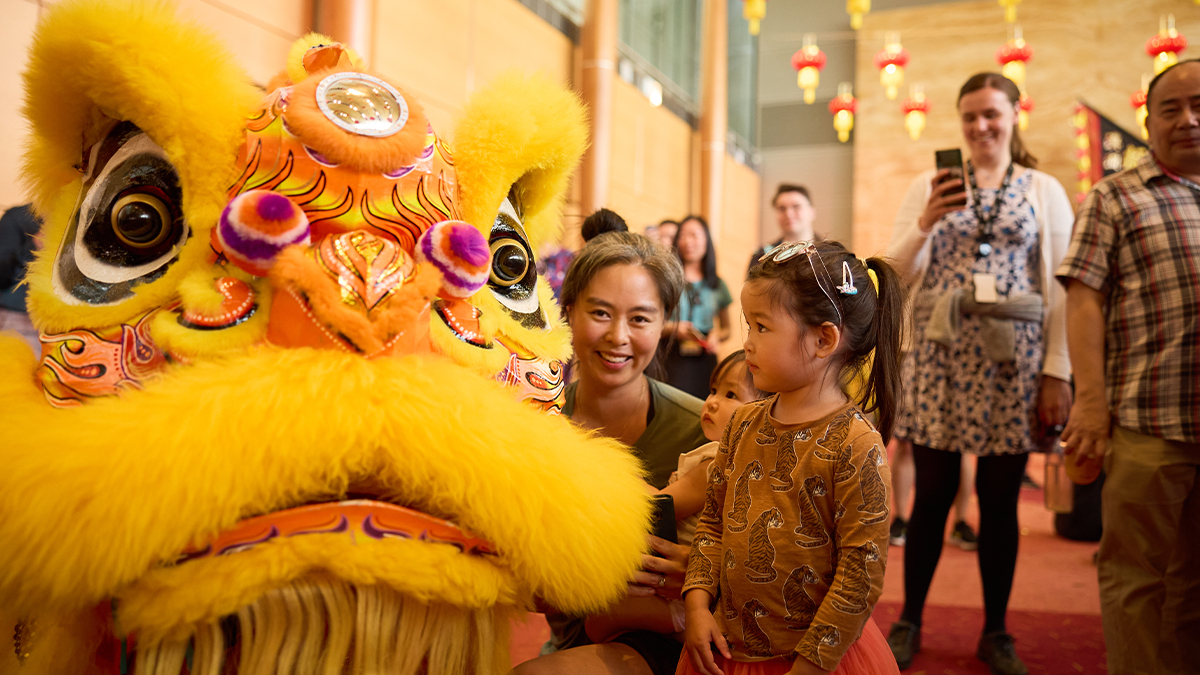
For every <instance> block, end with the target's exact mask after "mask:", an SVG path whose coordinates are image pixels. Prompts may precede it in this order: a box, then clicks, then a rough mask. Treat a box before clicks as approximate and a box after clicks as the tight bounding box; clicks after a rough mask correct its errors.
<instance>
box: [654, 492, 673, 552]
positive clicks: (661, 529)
mask: <svg viewBox="0 0 1200 675" xmlns="http://www.w3.org/2000/svg"><path fill="white" fill-rule="evenodd" d="M653 499H654V514H653V516H652V518H653V520H651V521H650V522H651V527H650V533H651V534H653V535H654V536H656V537H660V538H662V539H666V540H667V541H669V542H671V543H672V544H678V543H679V537H678V536H677V535H676V534H675V498H674V497H672V496H671V495H654V497H653Z"/></svg>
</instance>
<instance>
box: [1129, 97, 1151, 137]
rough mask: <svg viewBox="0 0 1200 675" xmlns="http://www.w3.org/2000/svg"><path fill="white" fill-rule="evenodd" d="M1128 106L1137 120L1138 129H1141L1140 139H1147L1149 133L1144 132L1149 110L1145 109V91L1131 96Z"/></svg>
mask: <svg viewBox="0 0 1200 675" xmlns="http://www.w3.org/2000/svg"><path fill="white" fill-rule="evenodd" d="M1129 105H1131V106H1133V115H1134V117H1136V118H1137V123H1138V128H1139V129H1141V132H1142V138H1143V139H1149V138H1150V132H1149V131H1147V130H1146V117H1147V115H1148V114H1149V110H1147V109H1146V92H1145V90H1143V89H1139V90H1137V91H1136V92H1135V93H1134V94H1133V96H1130V97H1129Z"/></svg>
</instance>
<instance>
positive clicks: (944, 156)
mask: <svg viewBox="0 0 1200 675" xmlns="http://www.w3.org/2000/svg"><path fill="white" fill-rule="evenodd" d="M933 158H934V161H935V162H936V163H937V168H938V170H939V171H940V170H941V169H950V175H949V176H948V177H947V178H945V179H943V180H954V179H958V180H962V179H963V176H964V175H966V174H965V173H964V172H963V158H962V150H959V149H958V148H954V149H953V150H938V151H936V152H934V153H933ZM966 188H967V186H966V183H965V182H964V183H963V184H962V185H959V186H958V187H956V188H953V189H950V190H947V191H946V196H947V197H949V196H952V195H956V194H962V195H963V198H962V203H963V204H966V203H967V196H966Z"/></svg>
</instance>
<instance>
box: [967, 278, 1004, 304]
mask: <svg viewBox="0 0 1200 675" xmlns="http://www.w3.org/2000/svg"><path fill="white" fill-rule="evenodd" d="M973 276H974V280H975V302H977V303H979V304H981V305H982V304H990V303H996V302H999V301H1000V296H999V295H997V294H996V275H995V274H975V275H973Z"/></svg>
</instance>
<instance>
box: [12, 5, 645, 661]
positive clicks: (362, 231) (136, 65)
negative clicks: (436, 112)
mask: <svg viewBox="0 0 1200 675" xmlns="http://www.w3.org/2000/svg"><path fill="white" fill-rule="evenodd" d="M25 81H26V88H27V93H26V104H25V111H26V114H27V116H28V118H29V121H30V123H31V127H32V140H31V142H30V144H29V148H28V153H27V158H26V165H25V169H26V172H25V173H26V176H27V178H28V183H29V187H30V191H31V192H32V195H33V198H34V201H35V205H36V208H37V210H38V211H39V213H40V214H41V215H42V217H43V220H44V227H43V231H42V237H43V247H42V250H41V251H40V254H39V256H38V259H37V260H36V262H35V264H34V265H33V266H32V268H31V269H30V272H29V275H28V279H27V281H28V283H29V304H30V310H31V315H32V317H33V319H34V322H35V324H36V325H37V326H38V329H39V330H40V331H41V333H42V353H41V354H40V355H37V356H35V355H33V354H31V353H30V352H29V350H28V349H27V348H25V347H24V345H23V344H21V343H20V342H19V341H18V340H16V339H15V338H13V337H11V336H0V427H2V428H3V432H2V433H3V438H4V441H3V443H0V466H2V467H3V469H0V627H2V628H3V629H4V632H5V634H6V636H7V635H12V636H13V645H12V648H11V649H6V650H5V652H4V654H3V655H0V672H4V673H9V672H12V673H56V674H57V673H123V672H132V673H139V674H147V675H149V674H157V673H161V674H164V675H177V674H179V673H183V672H187V673H194V674H203V675H217V674H221V673H234V672H237V673H242V674H251V673H292V672H296V673H299V672H312V673H331V674H336V673H377V672H378V673H401V674H416V673H429V674H437V675H441V674H443V673H478V674H480V675H483V674H485V673H495V672H503V671H505V670H507V669H508V655H507V646H508V645H507V641H508V637H507V636H508V634H507V627H508V621H509V619H510V617H511V616H512V615H513V614H514V613H516V612H520V611H522V610H524V609H525V608H528V607H530V606H531V605H532V603H533V601H534V598H536V597H540V598H543V599H544V600H545V601H546V602H547V603H549V604H550V605H553V606H556V607H558V608H560V609H562V610H565V611H574V612H587V611H592V610H596V609H598V608H601V607H603V606H605V605H606V604H608V603H610V602H612V601H614V600H615V599H617V598H618V597H620V595H621V594H622V593H623V591H624V587H625V582H626V580H627V579H628V578H629V576H630V575H631V573H632V571H633V570H634V569H635V568H636V566H637V564H638V561H639V555H640V552H641V550H642V548H643V544H644V532H645V526H646V523H647V520H648V517H649V516H648V513H649V504H648V500H647V498H646V496H645V493H644V491H643V488H642V484H641V483H640V480H639V476H640V469H639V468H638V467H637V464H636V460H634V459H633V458H632V457H631V456H630V455H629V454H628V453H626V452H625V451H624V450H623V449H622V448H621V447H619V446H618V445H617V444H615V443H613V442H610V441H607V440H604V439H599V438H595V437H589V436H587V435H585V434H582V433H580V432H578V431H576V430H574V429H572V428H571V427H570V426H569V425H568V424H567V423H566V422H565V421H564V420H563V419H562V418H561V417H560V416H558V415H556V414H555V413H557V411H558V407H559V402H560V399H561V393H562V388H563V369H562V361H563V359H565V358H566V357H567V356H568V350H569V343H570V341H569V336H568V332H567V329H566V327H565V326H564V325H563V324H562V323H561V321H560V319H559V318H558V312H557V308H556V307H555V306H554V302H553V298H552V296H551V295H550V293H549V291H548V287H547V285H546V284H545V283H544V282H541V283H539V282H538V279H537V273H536V270H535V267H534V265H533V252H534V251H536V250H537V248H538V245H539V244H540V243H541V242H543V241H546V240H547V239H548V238H551V237H553V236H555V233H556V228H557V218H558V209H559V207H560V204H561V201H562V196H563V193H564V191H565V187H566V182H567V177H568V175H569V173H570V171H571V170H572V168H573V166H574V165H575V163H576V162H577V161H578V158H579V156H580V154H581V153H582V151H583V148H584V144H585V132H584V130H583V129H584V118H583V112H582V109H581V106H580V104H579V103H578V101H577V100H576V99H575V97H574V96H572V95H571V94H569V93H568V92H566V91H563V90H561V89H560V88H557V87H555V86H554V85H551V84H548V83H546V82H543V81H540V80H536V79H533V80H530V79H526V78H523V77H515V76H514V77H509V78H506V79H503V80H502V81H500V82H498V83H496V84H494V85H493V86H492V87H491V88H489V89H486V90H483V91H481V92H479V93H478V94H477V95H476V96H475V97H474V98H473V100H472V101H471V102H470V103H469V104H468V106H467V107H466V109H465V111H464V114H463V116H462V120H461V122H460V123H459V125H458V127H457V129H456V130H455V133H454V135H453V145H452V146H451V145H450V144H448V143H447V142H446V140H444V139H443V138H442V137H440V136H438V135H437V134H436V133H435V131H434V130H433V129H432V127H431V125H430V124H429V122H428V121H427V119H426V118H425V115H424V113H423V112H422V110H421V107H420V105H419V103H418V102H417V101H416V100H415V99H414V98H412V97H411V96H409V95H408V94H406V93H405V92H404V91H403V89H402V88H401V87H400V85H399V84H398V83H395V82H392V81H390V80H389V79H388V78H386V77H383V76H380V75H379V74H376V73H372V72H371V71H370V70H369V69H367V68H366V67H365V65H364V64H363V63H362V62H361V61H360V59H359V58H358V57H357V56H356V55H355V54H354V53H353V52H351V51H350V50H348V49H346V48H344V47H342V46H341V45H339V44H337V43H335V42H332V41H331V40H329V39H327V38H322V37H321V36H309V38H306V39H305V40H303V41H301V42H300V43H298V44H297V45H296V47H295V48H294V49H293V51H292V54H291V57H290V59H289V62H288V64H287V68H286V70H285V71H284V72H282V73H281V74H280V75H279V76H277V77H276V78H275V80H274V81H273V82H272V83H271V85H270V86H269V87H268V89H269V91H268V92H267V93H266V96H265V98H264V96H263V93H262V92H261V91H259V90H258V89H256V88H255V87H254V86H252V85H251V84H250V83H249V79H248V78H247V77H246V75H245V74H244V73H243V72H241V71H240V70H239V69H238V68H237V67H236V66H235V65H234V64H233V63H232V61H231V59H230V57H229V56H227V55H226V54H225V53H223V52H222V50H221V49H220V48H219V47H218V45H217V43H216V41H215V40H214V39H213V38H211V37H210V36H208V35H206V34H205V33H204V32H202V31H200V30H198V29H196V28H194V27H191V26H187V25H182V24H181V23H180V22H179V21H177V19H176V18H175V17H174V14H173V12H172V10H171V9H170V8H167V7H164V6H163V5H161V4H147V5H145V6H138V7H134V8H130V7H128V6H119V7H118V6H109V5H102V4H101V5H97V4H76V3H61V4H56V5H55V7H54V8H53V9H52V10H51V11H50V12H49V14H48V16H47V17H45V19H44V20H43V21H42V23H41V25H40V26H39V28H38V33H37V36H36V39H35V43H34V47H33V53H32V57H31V60H30V63H29V66H28V69H27V72H26V75H25Z"/></svg>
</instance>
